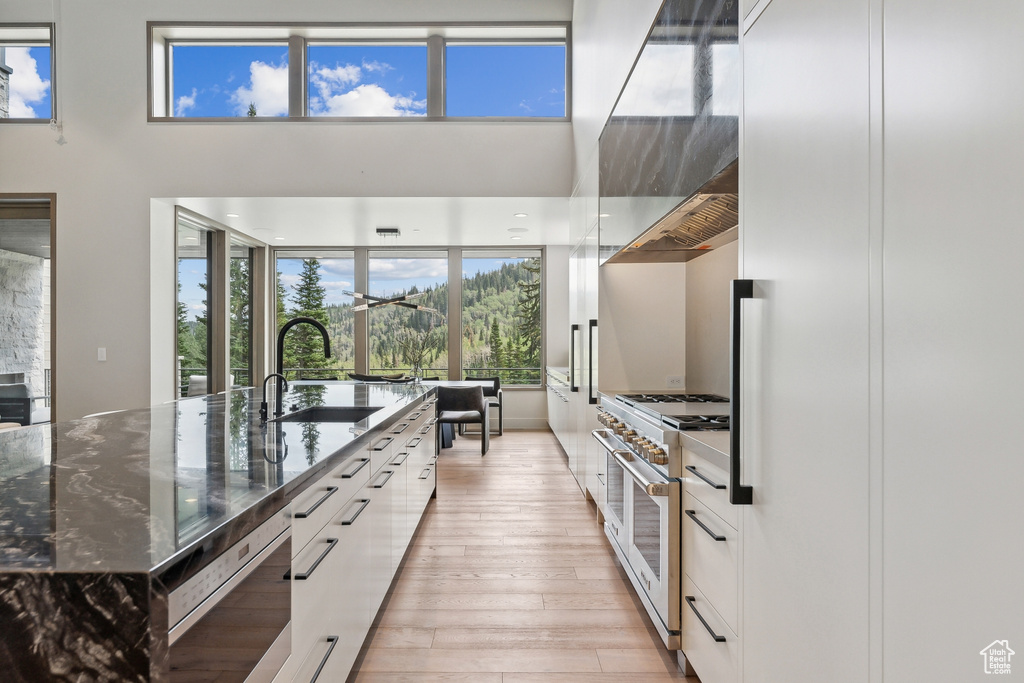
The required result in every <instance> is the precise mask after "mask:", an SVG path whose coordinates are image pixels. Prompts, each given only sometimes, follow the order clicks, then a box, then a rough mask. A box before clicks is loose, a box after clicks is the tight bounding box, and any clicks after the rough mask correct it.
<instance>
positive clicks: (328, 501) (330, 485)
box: [291, 476, 345, 559]
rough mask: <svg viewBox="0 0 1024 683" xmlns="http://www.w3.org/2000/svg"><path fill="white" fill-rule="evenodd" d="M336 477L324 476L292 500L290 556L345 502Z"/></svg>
mask: <svg viewBox="0 0 1024 683" xmlns="http://www.w3.org/2000/svg"><path fill="white" fill-rule="evenodd" d="M340 489H341V487H340V486H339V483H338V481H337V480H336V479H334V478H333V477H330V476H326V477H323V478H321V479H320V481H318V482H317V483H316V484H314V485H313V486H311V487H310V488H309V489H307V490H306V491H303V492H302V494H301V495H300V496H299V497H298V498H296V499H295V500H294V501H292V504H291V518H292V558H293V559H294V558H296V557H298V554H299V553H300V552H301V551H302V550H303V548H305V547H306V545H308V544H309V542H310V541H312V540H313V538H314V537H315V536H316V535H317V534H318V533H319V532H320V530H321V529H323V528H324V525H325V524H327V522H328V520H330V518H331V517H333V516H334V515H335V514H336V513H337V512H338V510H340V509H341V505H342V503H344V502H345V499H344V498H343V495H344V494H343V493H342V492H341V490H340Z"/></svg>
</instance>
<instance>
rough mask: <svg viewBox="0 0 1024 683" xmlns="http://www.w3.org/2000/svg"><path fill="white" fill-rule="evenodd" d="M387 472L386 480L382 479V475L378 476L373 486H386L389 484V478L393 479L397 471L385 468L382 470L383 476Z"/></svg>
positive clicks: (379, 487)
mask: <svg viewBox="0 0 1024 683" xmlns="http://www.w3.org/2000/svg"><path fill="white" fill-rule="evenodd" d="M385 474H386V475H388V476H386V477H384V481H381V480H380V477H377V483H376V484H374V485H373V488H375V489H382V488H384V487H385V486H387V485H388V480H389V479H391V477H392V476H394V474H395V473H394V471H392V470H384V471H383V472H381V477H383V476H384V475H385Z"/></svg>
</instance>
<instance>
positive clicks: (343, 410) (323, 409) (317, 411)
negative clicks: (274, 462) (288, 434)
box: [273, 406, 383, 422]
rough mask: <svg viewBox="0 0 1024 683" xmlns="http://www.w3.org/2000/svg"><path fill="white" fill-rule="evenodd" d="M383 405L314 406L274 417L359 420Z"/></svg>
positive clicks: (322, 420) (276, 419)
mask: <svg viewBox="0 0 1024 683" xmlns="http://www.w3.org/2000/svg"><path fill="white" fill-rule="evenodd" d="M382 407H383V406H376V407H374V406H356V407H354V406H314V407H312V408H303V409H302V410H296V411H295V412H294V413H288V414H286V415H282V416H281V417H277V418H274V420H273V421H274V422H359V421H360V420H364V419H366V418H367V417H369V416H370V415H373V414H374V413H375V412H377V411H378V410H380V409H381V408H382Z"/></svg>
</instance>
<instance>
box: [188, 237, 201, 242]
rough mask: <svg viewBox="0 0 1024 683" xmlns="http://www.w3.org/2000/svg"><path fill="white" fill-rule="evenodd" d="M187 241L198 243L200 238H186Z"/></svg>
mask: <svg viewBox="0 0 1024 683" xmlns="http://www.w3.org/2000/svg"><path fill="white" fill-rule="evenodd" d="M185 239H186V240H188V241H189V242H195V241H197V240H198V239H199V238H198V237H186V238H185Z"/></svg>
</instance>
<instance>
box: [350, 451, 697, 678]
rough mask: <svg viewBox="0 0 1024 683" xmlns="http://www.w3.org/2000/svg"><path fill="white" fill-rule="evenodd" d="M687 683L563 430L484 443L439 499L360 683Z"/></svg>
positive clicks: (359, 668) (442, 464) (444, 459)
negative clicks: (583, 486)
mask: <svg viewBox="0 0 1024 683" xmlns="http://www.w3.org/2000/svg"><path fill="white" fill-rule="evenodd" d="M669 680H683V681H688V682H689V683H699V681H698V680H697V679H696V678H684V677H683V676H682V675H681V674H679V673H677V672H676V662H675V657H674V653H673V654H670V653H669V652H668V651H667V650H666V649H665V648H664V646H663V645H662V643H661V641H660V640H659V639H658V635H657V633H656V632H655V631H654V630H653V627H652V626H651V623H650V620H649V618H648V617H647V615H646V613H644V611H643V609H642V607H640V605H639V603H638V602H636V599H635V597H634V596H633V595H632V592H631V589H630V586H629V583H628V580H627V579H626V577H625V575H624V574H623V573H622V570H621V569H620V568H619V567H618V564H617V562H616V560H615V556H614V553H613V552H612V550H611V548H610V547H609V546H608V541H607V540H606V539H605V537H604V534H603V533H602V531H601V528H600V527H599V526H598V524H597V522H596V513H595V510H594V507H593V504H592V503H587V502H586V501H585V500H584V498H583V494H582V493H581V492H580V489H579V487H578V486H577V484H576V481H575V479H573V477H572V474H571V473H570V472H569V469H568V466H567V465H566V458H565V455H564V454H563V453H562V451H561V449H560V448H559V446H558V442H557V441H556V440H555V437H554V435H553V434H551V432H547V431H544V432H540V431H537V432H521V431H508V432H505V435H504V436H501V437H495V436H492V437H491V446H490V450H489V451H488V453H487V455H486V456H484V457H481V456H480V443H479V440H478V438H476V437H473V436H465V437H459V438H458V439H456V441H455V446H454V448H451V449H444V450H442V451H441V455H440V457H439V458H438V467H437V499H436V500H433V501H431V503H430V505H429V506H428V508H427V512H426V515H425V516H424V519H423V521H422V523H421V525H420V529H419V532H418V533H417V535H416V537H415V538H414V539H413V543H412V546H411V548H410V550H409V553H408V554H407V556H406V559H405V562H404V563H403V566H402V567H401V569H400V573H399V575H398V577H397V578H396V580H395V583H394V584H393V586H392V592H391V594H390V596H389V598H388V599H387V600H386V601H385V606H384V608H383V609H382V610H381V613H380V614H379V615H378V620H377V623H376V625H375V628H373V629H371V633H370V638H368V646H367V647H366V648H365V649H364V651H363V653H362V655H361V656H360V661H358V662H356V667H355V668H354V669H353V672H352V675H351V676H350V677H349V681H350V682H352V683H399V682H406V681H409V682H413V681H415V682H427V683H429V682H431V681H449V682H467V683H468V682H473V683H555V682H563V681H565V682H577V681H578V682H580V683H583V682H586V683H627V682H629V683H633V682H635V681H643V682H645V683H646V682H648V681H650V682H651V683H660V682H661V681H669Z"/></svg>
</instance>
